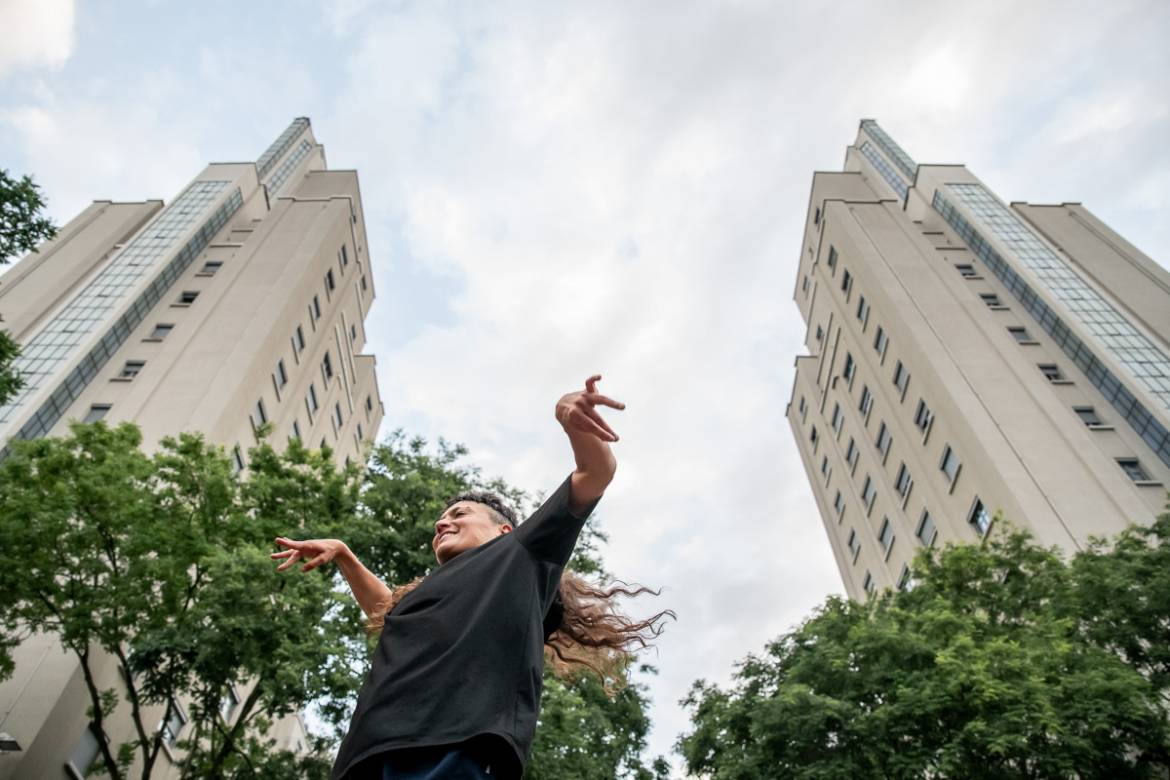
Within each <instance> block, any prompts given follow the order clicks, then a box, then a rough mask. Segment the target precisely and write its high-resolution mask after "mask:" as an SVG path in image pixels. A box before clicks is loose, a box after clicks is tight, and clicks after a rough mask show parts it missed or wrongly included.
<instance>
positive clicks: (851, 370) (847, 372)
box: [841, 352, 857, 387]
mask: <svg viewBox="0 0 1170 780" xmlns="http://www.w3.org/2000/svg"><path fill="white" fill-rule="evenodd" d="M856 374H857V364H856V363H854V362H853V353H852V352H846V353H845V368H844V370H842V372H841V375H842V376H844V377H845V381H846V382H848V383H849V386H850V387H853V377H854V376H856Z"/></svg>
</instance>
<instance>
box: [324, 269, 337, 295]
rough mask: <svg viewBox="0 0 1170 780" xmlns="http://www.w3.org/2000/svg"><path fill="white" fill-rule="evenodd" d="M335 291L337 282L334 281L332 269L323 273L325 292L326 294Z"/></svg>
mask: <svg viewBox="0 0 1170 780" xmlns="http://www.w3.org/2000/svg"><path fill="white" fill-rule="evenodd" d="M336 289H337V282H335V281H334V279H333V269H332V268H330V269H329V270H328V271H326V272H325V290H326V291H327V292H333V291H334V290H336Z"/></svg>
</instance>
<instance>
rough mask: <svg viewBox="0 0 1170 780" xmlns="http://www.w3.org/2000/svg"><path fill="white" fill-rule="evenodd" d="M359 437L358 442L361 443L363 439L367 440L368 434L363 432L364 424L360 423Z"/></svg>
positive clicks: (358, 427)
mask: <svg viewBox="0 0 1170 780" xmlns="http://www.w3.org/2000/svg"><path fill="white" fill-rule="evenodd" d="M357 437H358V441H359V442H360V441H361V440H362V439H364V438H366V434H365V432H364V431H363V430H362V424H361V423H358V424H357Z"/></svg>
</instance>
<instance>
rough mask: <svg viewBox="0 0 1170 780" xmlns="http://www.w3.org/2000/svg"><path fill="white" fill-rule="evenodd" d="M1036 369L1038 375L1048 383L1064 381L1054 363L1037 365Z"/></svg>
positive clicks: (1062, 375)
mask: <svg viewBox="0 0 1170 780" xmlns="http://www.w3.org/2000/svg"><path fill="white" fill-rule="evenodd" d="M1036 367H1037V368H1039V369H1040V373H1041V374H1043V375H1044V378H1045V379H1047V380H1048V381H1049V382H1063V381H1065V378H1064V374H1062V373H1060V366H1058V365H1056V364H1055V363H1038V364H1037V365H1036Z"/></svg>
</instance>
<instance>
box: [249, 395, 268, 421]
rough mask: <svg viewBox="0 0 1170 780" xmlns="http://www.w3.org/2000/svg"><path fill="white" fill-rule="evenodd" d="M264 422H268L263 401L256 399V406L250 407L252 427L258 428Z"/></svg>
mask: <svg viewBox="0 0 1170 780" xmlns="http://www.w3.org/2000/svg"><path fill="white" fill-rule="evenodd" d="M266 422H268V410H267V409H265V408H264V399H263V398H257V399H256V405H255V406H254V407H252V427H253V428H259V427H260V426H261V425H263V424H264V423H266Z"/></svg>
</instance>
